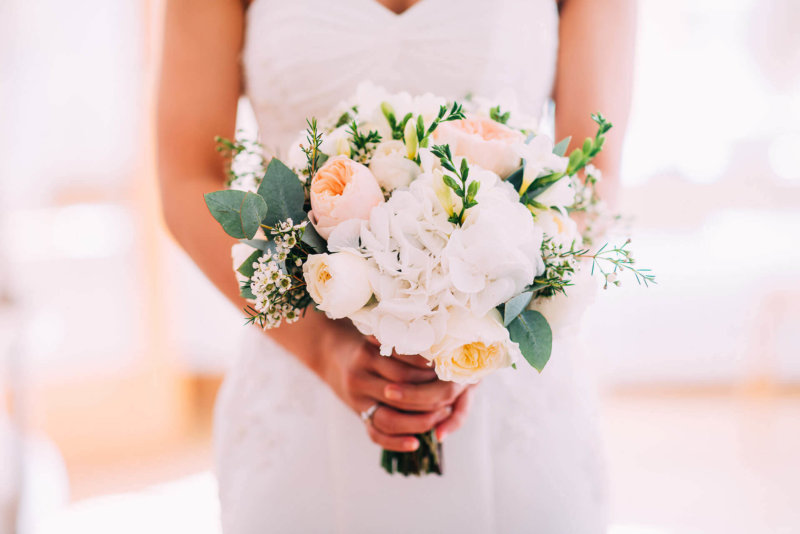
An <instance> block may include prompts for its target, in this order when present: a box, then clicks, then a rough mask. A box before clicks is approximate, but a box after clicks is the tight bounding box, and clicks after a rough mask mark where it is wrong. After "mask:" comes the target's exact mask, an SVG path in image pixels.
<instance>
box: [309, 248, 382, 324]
mask: <svg viewBox="0 0 800 534" xmlns="http://www.w3.org/2000/svg"><path fill="white" fill-rule="evenodd" d="M303 277H304V278H305V281H306V287H307V288H308V294H309V295H311V298H312V299H314V302H316V303H317V307H318V308H319V309H320V310H322V311H324V312H326V313H327V315H328V317H330V318H331V319H341V318H343V317H347V316H348V315H351V314H353V313H355V312H357V311H358V310H360V309H361V308H363V307H364V306H365V305H366V304H367V302H369V299H370V298H371V297H372V287H371V285H370V282H369V280H370V266H369V263H368V262H367V260H365V259H364V258H362V257H361V256H358V255H357V254H353V253H350V252H337V253H335V254H313V255H311V256H309V257H308V260H307V261H306V263H305V264H304V265H303Z"/></svg>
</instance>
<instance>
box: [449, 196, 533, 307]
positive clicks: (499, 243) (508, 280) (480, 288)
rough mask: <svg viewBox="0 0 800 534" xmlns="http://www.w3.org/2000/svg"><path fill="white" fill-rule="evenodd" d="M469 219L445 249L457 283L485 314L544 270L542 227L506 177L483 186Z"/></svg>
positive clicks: (472, 302) (456, 286)
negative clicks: (494, 185) (507, 181)
mask: <svg viewBox="0 0 800 534" xmlns="http://www.w3.org/2000/svg"><path fill="white" fill-rule="evenodd" d="M477 201H478V205H477V206H475V207H473V208H471V209H469V210H468V211H467V217H466V220H465V221H464V225H463V226H461V227H460V228H458V229H456V230H454V231H453V233H452V235H451V236H450V240H449V241H448V243H447V246H446V247H445V250H444V252H443V254H442V263H443V265H444V266H445V268H446V269H447V270H448V273H449V278H450V280H451V283H452V284H453V286H454V287H455V289H457V290H458V291H460V292H463V293H465V294H467V295H468V298H469V303H470V307H471V309H472V311H473V312H474V313H475V314H478V315H483V314H485V313H487V312H488V311H489V310H490V309H492V308H494V307H495V306H497V305H499V304H501V303H503V302H505V301H507V300H508V299H510V298H511V297H513V296H514V295H516V294H518V293H520V292H522V291H523V290H524V288H525V286H527V285H528V284H530V283H532V282H533V279H534V278H535V277H536V276H538V275H539V274H541V273H542V272H543V270H544V264H543V261H542V256H541V245H542V230H541V229H540V228H538V227H537V226H536V225H535V224H534V221H533V217H532V216H531V214H530V212H529V211H528V210H527V208H525V207H524V206H523V205H522V204H521V203H520V202H519V200H518V199H517V198H516V192H515V191H514V188H513V187H512V186H511V185H510V184H508V183H505V182H499V183H498V184H497V186H496V187H494V188H491V189H488V190H486V191H484V188H483V186H481V191H479V192H478V196H477Z"/></svg>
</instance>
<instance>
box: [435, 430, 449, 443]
mask: <svg viewBox="0 0 800 534" xmlns="http://www.w3.org/2000/svg"><path fill="white" fill-rule="evenodd" d="M446 437H447V432H444V431H442V430H437V431H436V439H437V440H439V441H440V442H441V441H444V438H446Z"/></svg>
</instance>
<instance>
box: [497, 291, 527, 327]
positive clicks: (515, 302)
mask: <svg viewBox="0 0 800 534" xmlns="http://www.w3.org/2000/svg"><path fill="white" fill-rule="evenodd" d="M532 298H533V291H525V292H524V293H520V294H519V295H517V296H516V297H514V298H513V299H511V300H509V301H508V302H506V303H505V305H504V306H503V326H508V325H509V324H511V321H513V320H514V319H516V318H517V316H518V315H519V314H520V313H522V310H524V309H525V308H527V307H528V304H530V303H531V299H532Z"/></svg>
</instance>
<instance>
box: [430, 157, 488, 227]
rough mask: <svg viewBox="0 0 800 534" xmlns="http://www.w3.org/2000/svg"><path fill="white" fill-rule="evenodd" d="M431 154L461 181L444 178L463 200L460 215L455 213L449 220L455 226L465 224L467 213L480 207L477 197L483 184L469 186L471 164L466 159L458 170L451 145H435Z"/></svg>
mask: <svg viewBox="0 0 800 534" xmlns="http://www.w3.org/2000/svg"><path fill="white" fill-rule="evenodd" d="M431 153H432V154H433V155H434V156H436V157H437V158H439V162H440V163H441V164H442V167H444V168H445V170H447V171H450V172H451V173H453V174H454V175H455V177H456V178H458V180H459V181H458V182H457V181H456V180H455V178H453V177H452V176H450V175H448V174H445V175H444V176H443V177H442V180H443V181H444V183H445V185H446V186H447V187H449V188H450V189H452V190H453V191H454V192H455V194H456V195H457V196H458V197H459V198H460V199H461V211H459V212H458V213H455V212H453V214H452V215H450V219H449V220H450V222H451V223H453V224H458V225H461V224H464V214H465V213H466V211H467V210H468V209H470V208H471V207H473V206H477V205H478V202H477V201H476V200H475V196H476V195H477V194H478V190H479V189H480V186H481V184H480V182H478V181H472V182H471V183H469V184H467V179H468V178H469V164H468V163H467V160H466V158H464V159H462V160H461V167H460V169H458V170H456V166H455V163H453V154H452V153H451V152H450V146H449V145H434V146H433V148H431ZM459 182H460V183H459Z"/></svg>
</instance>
